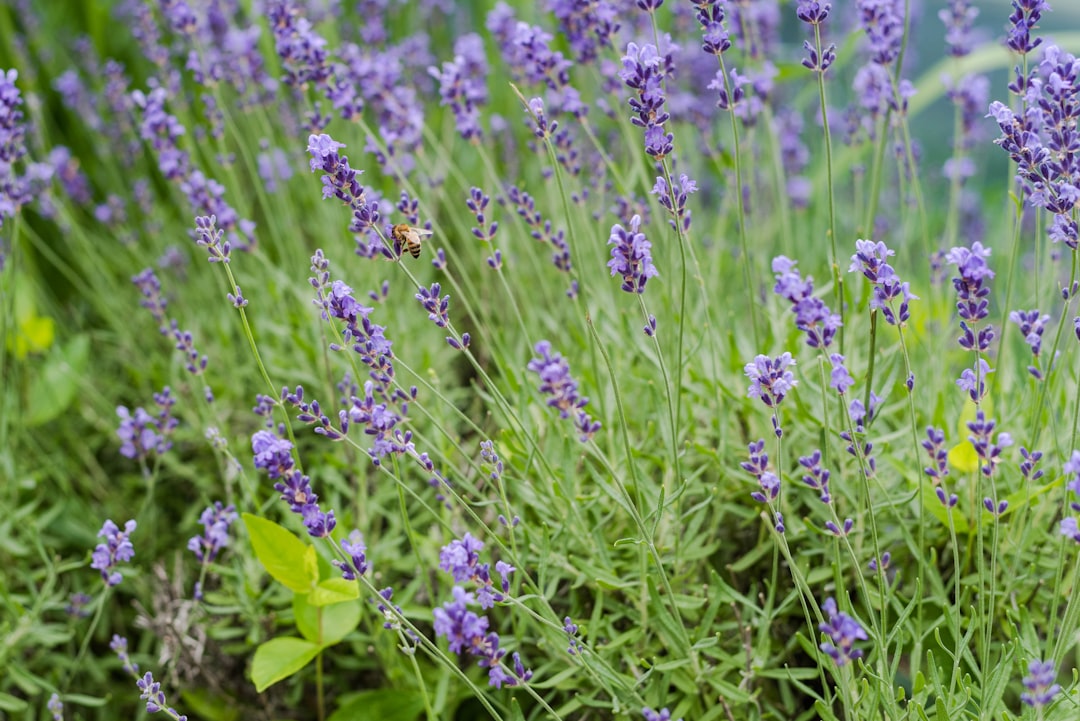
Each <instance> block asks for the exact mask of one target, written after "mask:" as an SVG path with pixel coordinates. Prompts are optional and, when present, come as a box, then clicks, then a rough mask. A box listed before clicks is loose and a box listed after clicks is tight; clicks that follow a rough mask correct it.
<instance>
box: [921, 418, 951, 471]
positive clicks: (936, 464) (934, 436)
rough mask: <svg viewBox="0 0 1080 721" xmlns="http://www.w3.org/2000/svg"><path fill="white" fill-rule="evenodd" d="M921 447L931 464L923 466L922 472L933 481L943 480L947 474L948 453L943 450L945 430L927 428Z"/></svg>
mask: <svg viewBox="0 0 1080 721" xmlns="http://www.w3.org/2000/svg"><path fill="white" fill-rule="evenodd" d="M922 447H923V448H924V449H925V450H926V453H927V455H929V456H930V462H931V463H932V464H933V465H932V466H927V467H926V468H924V469H923V473H925V474H926V475H928V476H929V477H930V478H933V479H934V480H935V481H938V482H940V481H942V480H944V478H945V476H947V475H949V454H948V452H947V451H946V450H945V431H943V430H941V429H940V428H933V427H929V428H927V429H926V440H925V441H923V442H922Z"/></svg>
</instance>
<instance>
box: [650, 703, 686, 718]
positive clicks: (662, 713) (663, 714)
mask: <svg viewBox="0 0 1080 721" xmlns="http://www.w3.org/2000/svg"><path fill="white" fill-rule="evenodd" d="M641 715H642V716H644V717H645V721H671V712H670V711H668V710H667V709H666V708H662V709H660V710H659V711H653V710H652V709H651V708H649V707H648V706H646V707H645V708H643V709H641ZM678 721H683V720H682V719H681V718H680V719H678Z"/></svg>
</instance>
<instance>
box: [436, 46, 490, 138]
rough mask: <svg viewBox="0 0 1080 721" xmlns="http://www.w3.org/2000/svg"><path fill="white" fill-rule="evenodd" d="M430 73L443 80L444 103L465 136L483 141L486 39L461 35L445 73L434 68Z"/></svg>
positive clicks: (485, 96) (440, 80) (486, 96)
mask: <svg viewBox="0 0 1080 721" xmlns="http://www.w3.org/2000/svg"><path fill="white" fill-rule="evenodd" d="M428 72H429V73H430V74H431V76H432V77H434V78H435V79H436V80H438V81H439V97H440V98H441V102H440V104H441V105H448V106H450V110H451V112H453V113H454V119H455V121H456V123H457V129H458V132H459V133H461V137H463V138H465V139H466V140H475V141H479V140H480V139H481V138H483V136H484V131H483V129H482V128H481V127H480V111H479V106H481V105H483V104H485V103H486V102H487V99H488V92H487V82H486V81H487V73H488V66H487V57H486V55H485V53H484V41H483V39H482V38H481V37H480V36H479V35H477V34H476V33H468V34H466V35H461V36H460V37H458V39H457V40H455V41H454V59H453V60H452V61H450V62H445V63H443V64H442V70H440V69H439V68H436V67H430V68H428Z"/></svg>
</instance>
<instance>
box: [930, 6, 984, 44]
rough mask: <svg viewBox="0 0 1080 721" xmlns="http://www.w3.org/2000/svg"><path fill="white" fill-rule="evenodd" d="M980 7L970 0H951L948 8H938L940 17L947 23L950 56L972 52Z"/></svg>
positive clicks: (946, 35)
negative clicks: (972, 3) (974, 29)
mask: <svg viewBox="0 0 1080 721" xmlns="http://www.w3.org/2000/svg"><path fill="white" fill-rule="evenodd" d="M977 17H979V9H978V8H974V7H971V3H970V2H969V1H968V0H949V5H948V7H946V8H943V9H941V10H938V19H940V20H941V22H942V23H944V24H945V46H946V48H947V49H948V53H949V55H950V56H952V57H954V58H962V57H964V56H965V55H967V54H969V53H970V52H971V48H972V44H973V38H972V27H973V26H974V25H975V18H977Z"/></svg>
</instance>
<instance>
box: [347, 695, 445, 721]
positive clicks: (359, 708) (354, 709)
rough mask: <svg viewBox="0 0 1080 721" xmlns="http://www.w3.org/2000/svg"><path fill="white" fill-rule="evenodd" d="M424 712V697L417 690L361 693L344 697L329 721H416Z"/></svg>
mask: <svg viewBox="0 0 1080 721" xmlns="http://www.w3.org/2000/svg"><path fill="white" fill-rule="evenodd" d="M423 711H424V697H423V696H422V695H421V694H420V692H419V691H416V690H415V689H408V688H399V689H384V690H380V691H361V692H360V693H357V694H349V695H347V696H343V697H342V701H341V704H340V705H339V706H338V707H337V710H336V711H334V713H332V714H330V718H329V720H328V721H353V719H378V720H379V721H416V718H417V717H418V716H419V715H420V714H421V713H423Z"/></svg>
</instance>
